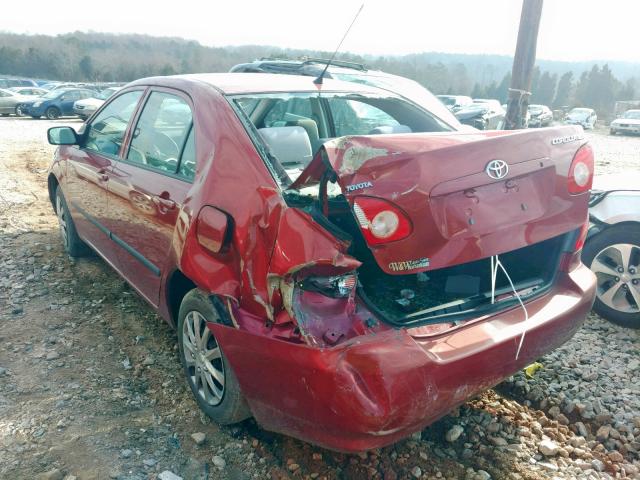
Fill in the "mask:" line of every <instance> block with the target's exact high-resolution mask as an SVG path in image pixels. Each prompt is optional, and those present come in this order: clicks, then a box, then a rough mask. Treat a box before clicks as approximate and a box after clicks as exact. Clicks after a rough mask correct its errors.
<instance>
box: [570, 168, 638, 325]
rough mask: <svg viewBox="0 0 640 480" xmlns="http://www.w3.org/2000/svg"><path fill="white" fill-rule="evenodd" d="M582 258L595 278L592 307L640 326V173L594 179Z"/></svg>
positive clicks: (621, 322) (619, 321) (622, 322)
mask: <svg viewBox="0 0 640 480" xmlns="http://www.w3.org/2000/svg"><path fill="white" fill-rule="evenodd" d="M582 261H583V262H584V264H585V265H587V266H588V267H590V268H591V270H592V271H593V272H594V273H595V274H596V277H597V282H598V283H597V291H596V301H595V303H594V305H593V309H594V310H595V311H596V312H597V313H598V314H599V315H601V316H602V317H604V318H606V319H607V320H610V321H611V322H614V323H617V324H619V325H622V326H625V327H631V328H640V172H625V173H624V174H621V175H605V176H602V177H596V178H595V179H594V184H593V190H592V193H591V200H590V202H589V232H588V234H587V240H586V243H585V246H584V250H583V251H582Z"/></svg>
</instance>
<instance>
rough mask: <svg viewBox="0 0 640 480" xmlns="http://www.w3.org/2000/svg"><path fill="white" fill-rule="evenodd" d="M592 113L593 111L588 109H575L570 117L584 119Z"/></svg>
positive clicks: (570, 113)
mask: <svg viewBox="0 0 640 480" xmlns="http://www.w3.org/2000/svg"><path fill="white" fill-rule="evenodd" d="M590 113H591V110H589V109H588V108H574V109H573V110H571V111H570V112H569V115H575V116H578V117H583V116H585V115H589V114H590Z"/></svg>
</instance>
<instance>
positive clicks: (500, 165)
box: [484, 160, 509, 180]
mask: <svg viewBox="0 0 640 480" xmlns="http://www.w3.org/2000/svg"><path fill="white" fill-rule="evenodd" d="M484 171H485V172H486V173H487V175H489V177H491V178H493V179H494V180H500V179H501V178H504V177H506V176H507V173H509V165H507V162H505V161H504V160H491V161H490V162H489V163H487V166H486V168H485V169H484Z"/></svg>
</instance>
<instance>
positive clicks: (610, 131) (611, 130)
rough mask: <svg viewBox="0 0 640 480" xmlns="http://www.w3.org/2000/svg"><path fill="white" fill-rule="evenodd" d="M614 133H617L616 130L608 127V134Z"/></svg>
mask: <svg viewBox="0 0 640 480" xmlns="http://www.w3.org/2000/svg"><path fill="white" fill-rule="evenodd" d="M616 133H618V132H616V131H615V130H613V129H610V130H609V135H615V134H616Z"/></svg>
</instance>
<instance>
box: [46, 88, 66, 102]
mask: <svg viewBox="0 0 640 480" xmlns="http://www.w3.org/2000/svg"><path fill="white" fill-rule="evenodd" d="M64 92H65V90H51V91H50V92H47V93H45V94H44V95H43V96H42V97H40V98H42V99H43V100H51V99H52V98H58V97H59V96H60V95H62V94H63V93H64Z"/></svg>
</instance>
